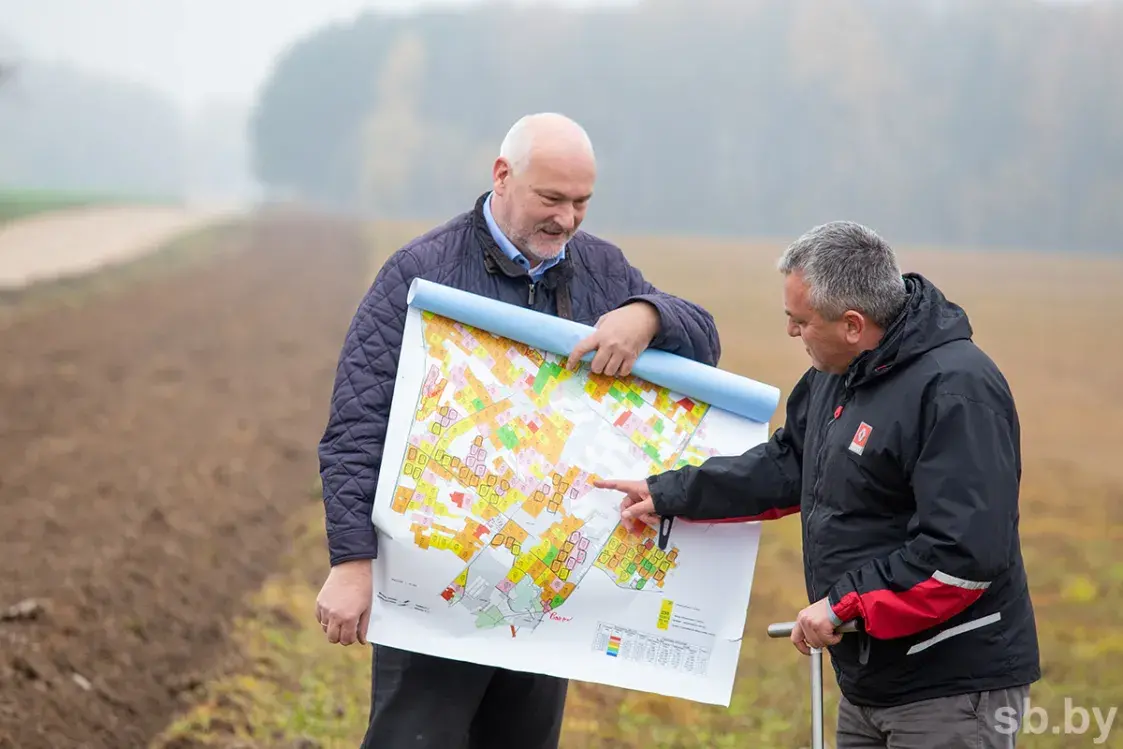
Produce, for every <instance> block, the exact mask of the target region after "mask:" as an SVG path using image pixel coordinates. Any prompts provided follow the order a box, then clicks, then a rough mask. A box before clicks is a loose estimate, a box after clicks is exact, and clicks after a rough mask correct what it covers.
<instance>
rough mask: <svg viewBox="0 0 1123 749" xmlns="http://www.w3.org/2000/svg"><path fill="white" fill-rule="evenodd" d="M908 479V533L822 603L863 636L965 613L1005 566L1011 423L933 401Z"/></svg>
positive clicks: (980, 407) (1011, 512)
mask: <svg viewBox="0 0 1123 749" xmlns="http://www.w3.org/2000/svg"><path fill="white" fill-rule="evenodd" d="M928 422H929V423H930V424H931V427H930V428H929V429H928V432H927V434H926V435H925V437H924V439H923V442H922V444H921V449H920V453H919V457H918V459H917V462H916V465H915V467H914V469H913V471H912V489H913V494H914V496H915V499H916V516H915V517H914V518H913V521H912V525H913V526H914V527H915V528H916V532H915V534H914V535H913V537H912V538H911V540H910V541H909V542H908V543H906V544H905V545H904V546H903V547H901V548H900V549H898V550H896V551H894V552H892V553H891V554H889V555H888V556H887V557H885V558H882V559H875V560H872V561H870V562H869V563H867V564H865V565H864V566H862V567H860V568H858V569H855V570H853V571H851V572H848V573H847V574H846V575H844V576H843V578H842V579H841V580H839V581H838V582H837V583H836V584H835V585H834V586H833V587H832V588H831V590H830V593H829V594H828V600H829V602H830V605H831V609H832V611H833V612H834V614H835V615H836V616H837V617H838V618H839V619H840V620H842V621H849V620H851V619H854V618H861V619H862V620H863V624H864V628H865V631H866V632H867V633H869V635H870V636H871V637H876V638H880V639H889V638H894V637H906V636H908V635H912V634H915V633H917V632H922V631H924V630H926V629H929V628H930V627H934V626H937V625H939V624H941V623H943V622H945V621H947V620H948V619H950V618H951V617H953V616H955V615H956V614H959V613H961V612H963V611H964V610H966V609H967V607H969V606H970V605H971V604H973V603H974V602H975V601H977V600H978V599H979V598H980V597H981V596H982V595H983V594H984V593H985V592H986V590H987V588H988V587H989V586H990V584H991V583H992V582H993V581H994V580H995V579H996V578H997V577H999V576H1000V575H1001V574H1002V573H1003V572H1005V571H1006V569H1007V568H1008V567H1009V566H1010V564H1011V562H1012V559H1013V554H1012V549H1011V547H1012V545H1013V543H1014V532H1015V527H1016V523H1017V520H1018V507H1017V504H1018V483H1019V480H1020V478H1021V465H1020V460H1019V454H1018V429H1017V423H1016V421H1012V420H1011V418H1009V417H1006V416H1003V415H1002V414H1000V413H998V412H996V411H995V410H994V409H993V408H992V407H991V406H988V405H987V404H985V403H983V402H981V401H978V400H974V399H971V398H968V397H965V396H962V395H956V394H941V395H938V396H936V398H935V399H934V400H933V402H932V405H931V406H930V411H929V419H928Z"/></svg>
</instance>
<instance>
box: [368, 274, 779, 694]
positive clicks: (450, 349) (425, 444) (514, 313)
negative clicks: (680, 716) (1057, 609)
mask: <svg viewBox="0 0 1123 749" xmlns="http://www.w3.org/2000/svg"><path fill="white" fill-rule="evenodd" d="M591 330H592V329H591V328H589V327H588V326H584V325H580V324H578V323H575V322H572V321H568V320H563V319H560V318H555V317H552V316H549V315H544V314H541V313H538V312H533V311H530V310H526V309H522V308H518V307H514V306H511V305H507V304H504V303H501V302H497V301H494V300H491V299H486V298H483V297H479V296H475V295H472V294H468V293H466V292H462V291H459V290H455V289H451V288H448V287H445V286H440V285H437V284H433V283H430V282H427V281H423V280H418V281H415V282H414V284H413V286H412V287H411V290H410V305H409V307H408V310H407V315H406V323H405V330H404V334H403V339H402V347H401V354H400V358H399V365H398V375H397V380H396V383H395V389H394V396H393V401H392V405H391V413H390V423H389V427H388V429H387V435H386V444H385V448H384V454H383V461H382V465H381V471H380V475H379V482H378V488H377V492H376V497H375V503H374V513H373V516H372V522H373V523H374V525H375V528H376V530H377V532H378V535H379V557H378V559H377V560H376V561H375V562H374V563H373V572H374V575H373V587H374V590H373V594H374V595H373V606H372V612H371V617H370V625H369V628H368V639H369V641H370V642H374V643H381V644H384V645H389V646H393V647H397V648H403V649H407V650H412V651H415V652H421V653H427V654H430V655H437V656H441V657H445V658H453V659H457V660H464V661H471V662H475V663H481V664H487V665H493V666H499V667H502V668H507V669H514V670H520V671H530V672H536V673H544V674H550V675H554V676H560V677H565V678H570V679H578V680H582V681H590V682H596V683H601V684H607V685H612V686H618V687H624V688H629V689H636V690H642V691H647V692H654V693H658V694H663V695H668V696H674V697H681V698H685V699H691V700H696V701H699V702H706V703H712V704H718V705H725V706H728V704H729V700H730V697H731V693H732V688H733V681H734V677H735V674H736V667H737V660H738V656H739V653H740V641H741V636H742V632H743V629H744V623H745V616H746V611H747V608H748V604H749V599H750V591H751V588H752V580H753V571H754V565H755V562H756V554H757V546H758V541H759V534H760V529H759V524H758V523H691V522H687V521H684V520H678V521H676V523H675V525H674V526H673V529H672V531H671V533H670V535H669V538H668V543H667V544H666V548H660V545H659V544H658V538H657V535H658V534H657V530H656V529H654V528H650V527H647V526H642V530H637V529H634V528H631V527H626V526H625V525H624V524H622V523H621V519H620V500H621V496H622V495H621V494H620V493H619V492H616V491H610V490H606V489H598V488H596V487H595V486H594V482H595V481H596V480H597V479H598V478H634V479H641V478H645V477H647V476H649V475H651V474H653V473H658V472H661V471H665V470H668V469H673V468H677V467H680V466H683V465H686V464H698V463H700V462H702V461H704V460H705V459H706V458H707V457H709V456H712V455H730V454H738V453H741V452H744V451H745V450H747V449H749V448H751V447H753V446H755V445H758V444H760V443H761V442H763V441H765V440H766V439H767V434H768V431H767V430H768V423H767V422H768V418H769V417H770V416H771V414H772V412H773V410H774V409H775V406H776V403H777V402H778V398H779V392H778V391H777V390H776V389H775V388H772V387H770V386H767V385H764V384H761V383H758V382H755V381H753V380H750V379H747V378H744V377H740V376H738V375H734V374H732V373H729V372H725V371H723V370H720V369H717V368H714V367H709V366H706V365H703V364H700V363H697V362H693V361H690V360H687V359H684V358H681V357H677V356H674V355H672V354H667V353H666V352H661V351H655V350H649V351H647V352H645V353H644V354H643V355H642V356H641V357H640V358H639V359H638V360H637V362H636V364H635V366H634V367H633V373H632V374H631V375H630V376H628V377H622V378H614V377H606V376H603V375H596V374H593V373H591V371H590V370H589V368H588V364H587V362H586V363H584V364H583V365H582V366H581V367H579V368H576V369H574V370H572V371H571V370H569V369H567V368H566V367H565V362H566V356H567V352H568V351H569V350H570V349H571V348H572V346H573V344H575V343H576V342H577V341H578V340H580V339H581V338H582V337H584V336H585V335H587V334H588V333H589V332H591ZM587 358H591V356H590V357H587Z"/></svg>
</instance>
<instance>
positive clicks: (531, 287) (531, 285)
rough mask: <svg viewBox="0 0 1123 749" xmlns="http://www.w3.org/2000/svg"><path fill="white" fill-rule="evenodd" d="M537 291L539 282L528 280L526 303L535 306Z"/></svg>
mask: <svg viewBox="0 0 1123 749" xmlns="http://www.w3.org/2000/svg"><path fill="white" fill-rule="evenodd" d="M537 291H538V284H537V283H535V282H534V281H533V280H530V281H527V293H526V303H527V305H528V306H530V307H533V306H534V296H535V292H537Z"/></svg>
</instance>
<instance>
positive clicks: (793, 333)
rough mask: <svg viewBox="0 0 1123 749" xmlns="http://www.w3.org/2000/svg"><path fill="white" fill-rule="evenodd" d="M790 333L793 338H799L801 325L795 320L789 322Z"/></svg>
mask: <svg viewBox="0 0 1123 749" xmlns="http://www.w3.org/2000/svg"><path fill="white" fill-rule="evenodd" d="M788 335H790V336H791V337H792V338H799V326H798V325H796V324H795V323H794V322H791V321H789V322H788Z"/></svg>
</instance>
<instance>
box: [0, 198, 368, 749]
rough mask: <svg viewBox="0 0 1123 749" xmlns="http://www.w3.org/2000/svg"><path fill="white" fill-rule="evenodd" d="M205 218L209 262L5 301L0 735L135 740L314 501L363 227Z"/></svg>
mask: <svg viewBox="0 0 1123 749" xmlns="http://www.w3.org/2000/svg"><path fill="white" fill-rule="evenodd" d="M214 236H215V237H216V238H215V239H210V240H208V241H211V242H217V243H219V245H220V246H217V247H210V248H207V250H208V253H209V254H210V256H209V259H208V261H207V262H206V263H201V264H194V265H190V266H188V267H185V268H181V269H179V270H177V272H174V273H162V274H156V275H154V276H153V277H152V278H150V279H148V280H146V281H144V282H143V283H138V282H129V283H126V284H122V285H120V287H119V288H114V289H113V290H112V292H107V293H100V294H98V295H96V296H93V297H90V298H83V300H82V302H81V304H65V303H61V302H60V303H52V304H49V305H43V306H41V308H37V309H36V310H35V311H34V313H33V314H24V315H16V316H14V317H13V316H10V315H9V316H8V318H7V319H0V747H4V749H8V748H9V747H19V749H47V748H52V749H54V748H57V747H80V746H85V747H99V748H100V747H114V748H115V749H118V748H119V749H123V748H125V747H136V746H143V745H144V744H145V743H146V741H147V740H148V739H149V738H150V737H151V736H153V735H154V734H155V733H157V732H158V731H159V730H160V729H161V728H163V727H164V725H165V724H166V723H167V721H168V720H169V719H170V718H171V717H172V715H173V714H174V712H175V711H176V710H177V709H178V708H179V707H180V706H181V701H180V696H181V695H183V694H184V693H186V692H188V691H189V690H191V689H192V687H193V686H195V685H197V683H198V682H199V680H200V679H201V678H202V677H203V674H205V673H206V672H207V669H208V666H209V665H210V664H211V662H212V660H213V659H214V658H216V657H217V656H218V655H219V654H220V652H221V648H222V645H223V643H224V641H225V635H226V628H227V627H228V626H229V622H231V621H232V620H233V618H234V616H236V615H237V614H238V613H239V607H240V606H241V605H242V603H241V602H242V600H243V598H244V597H246V594H247V593H249V592H252V591H254V590H256V589H257V588H258V586H259V585H260V584H261V582H262V580H263V579H264V578H265V576H266V575H267V573H268V572H270V571H271V567H272V566H274V565H275V564H276V560H277V556H278V554H280V553H281V552H283V551H284V548H285V544H286V542H287V539H289V538H291V534H290V533H288V532H287V531H286V524H287V522H288V519H289V518H290V517H291V516H292V515H293V514H294V513H295V512H296V511H298V510H300V509H302V508H304V507H306V506H307V504H308V503H309V502H310V501H313V500H312V499H311V497H312V496H313V495H312V493H311V492H310V491H309V489H310V482H311V481H312V479H313V478H314V477H315V475H316V462H315V461H316V456H315V449H314V446H315V442H316V440H317V439H318V437H319V431H320V430H321V429H322V427H323V421H324V418H325V416H326V414H327V403H328V397H329V394H330V387H331V382H332V373H333V369H334V365H335V358H336V356H337V354H338V351H339V344H340V342H341V340H342V336H343V333H344V331H345V329H346V326H347V324H348V322H349V320H350V316H351V313H352V311H353V309H354V305H355V304H356V302H357V301H358V298H359V296H360V295H361V293H362V287H361V284H362V282H363V279H364V277H365V273H366V270H367V260H368V258H367V251H366V248H365V247H364V246H363V244H362V240H361V236H360V234H359V232H358V230H357V229H354V228H352V227H347V226H341V225H339V224H336V223H328V222H326V221H320V220H313V219H307V218H299V219H294V218H288V219H283V218H271V219H268V220H263V221H261V222H259V223H255V224H254V225H253V226H251V227H248V228H242V229H239V230H236V231H223V232H221V233H218V234H216V235H214ZM215 250H217V252H214V251H215ZM22 303H23V302H22V301H21V304H22ZM325 563H326V556H325Z"/></svg>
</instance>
